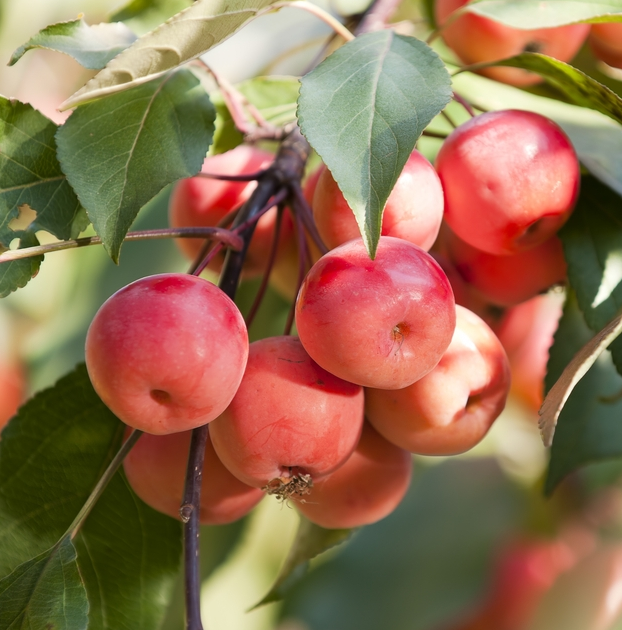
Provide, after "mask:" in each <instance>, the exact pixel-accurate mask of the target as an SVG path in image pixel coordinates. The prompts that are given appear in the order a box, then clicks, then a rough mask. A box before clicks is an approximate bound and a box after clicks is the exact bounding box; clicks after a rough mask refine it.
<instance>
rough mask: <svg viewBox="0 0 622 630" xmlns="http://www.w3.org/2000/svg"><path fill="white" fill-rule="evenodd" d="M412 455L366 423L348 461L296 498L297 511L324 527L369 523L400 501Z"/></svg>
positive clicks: (409, 473) (405, 488) (407, 484)
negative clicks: (305, 494) (302, 496)
mask: <svg viewBox="0 0 622 630" xmlns="http://www.w3.org/2000/svg"><path fill="white" fill-rule="evenodd" d="M411 474H412V456H411V454H410V453H408V452H407V451H405V450H403V449H401V448H398V447H397V446H395V445H394V444H391V442H388V441H387V440H385V439H384V438H383V437H382V436H381V435H380V434H379V433H378V432H377V431H376V430H375V429H374V428H373V427H372V426H371V425H370V424H369V423H367V422H365V423H364V425H363V433H362V434H361V439H360V440H359V443H358V445H357V447H356V449H355V450H354V453H352V455H351V456H350V458H349V459H348V461H347V462H346V463H345V464H343V466H341V467H340V468H338V469H337V470H336V471H335V472H333V473H331V474H330V475H328V476H327V477H324V478H323V479H320V480H319V481H317V482H315V484H314V486H313V489H312V490H311V493H310V494H309V495H308V496H306V497H304V498H303V499H302V500H298V501H296V507H297V508H298V511H300V512H301V513H302V514H304V515H305V516H306V517H307V518H308V519H309V520H310V521H312V522H314V523H316V524H317V525H320V526H321V527H326V528H327V529H341V528H344V529H345V528H350V527H362V526H363V525H370V524H371V523H376V522H377V521H379V520H381V519H383V518H385V517H386V516H388V515H389V514H391V512H393V510H395V508H396V507H397V506H398V505H399V504H400V502H401V500H402V499H403V498H404V496H405V495H406V492H407V490H408V486H409V485H410V477H411Z"/></svg>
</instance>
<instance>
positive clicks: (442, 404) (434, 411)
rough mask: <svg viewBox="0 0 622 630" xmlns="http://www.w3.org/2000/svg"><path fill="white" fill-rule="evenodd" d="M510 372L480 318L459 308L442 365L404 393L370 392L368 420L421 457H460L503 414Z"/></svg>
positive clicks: (498, 347) (498, 348)
mask: <svg viewBox="0 0 622 630" xmlns="http://www.w3.org/2000/svg"><path fill="white" fill-rule="evenodd" d="M509 389H510V366H509V364H508V359H507V356H506V354H505V350H504V349H503V346H502V345H501V342H500V341H499V340H498V339H497V337H496V335H495V334H494V333H493V332H492V330H490V328H489V327H488V325H487V324H486V323H485V322H484V320H482V319H481V318H480V317H478V316H477V315H475V313H472V312H471V311H469V310H468V309H466V308H464V307H462V306H456V329H455V331H454V335H453V338H452V340H451V344H450V345H449V347H448V348H447V350H446V351H445V353H444V354H443V356H442V357H441V360H440V361H439V363H438V365H437V366H436V367H435V368H434V369H433V370H432V371H431V372H429V373H428V374H426V375H425V376H424V377H423V378H421V379H419V380H418V381H416V382H415V383H413V384H412V385H410V386H408V387H405V388H404V389H397V390H383V389H371V388H368V389H366V390H365V415H366V417H367V419H368V420H369V422H370V423H371V424H372V425H373V426H374V428H375V429H376V430H377V431H378V432H379V433H380V434H381V435H383V436H384V437H385V438H386V439H387V440H389V441H390V442H392V443H393V444H396V445H397V446H399V447H401V448H403V449H406V450H408V451H410V452H412V453H419V454H421V455H456V454H458V453H463V452H464V451H467V450H469V449H471V448H473V447H474V446H475V445H476V444H478V443H479V442H480V441H481V440H482V438H483V437H484V436H485V435H486V433H487V432H488V429H489V428H490V426H491V425H492V423H493V422H494V420H495V419H496V418H497V417H498V416H499V414H500V413H501V412H502V411H503V408H504V406H505V401H506V399H507V396H508V392H509Z"/></svg>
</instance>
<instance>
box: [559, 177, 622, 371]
mask: <svg viewBox="0 0 622 630" xmlns="http://www.w3.org/2000/svg"><path fill="white" fill-rule="evenodd" d="M621 207H622V198H620V196H618V195H617V194H616V193H615V192H613V191H612V190H611V189H610V188H608V187H607V186H604V185H603V184H601V183H600V182H598V181H597V180H595V179H593V178H591V177H584V178H583V180H582V182H581V194H580V196H579V201H578V203H577V206H576V208H575V209H574V211H573V213H572V215H571V216H570V219H569V220H568V222H567V223H566V225H564V227H563V228H562V229H561V231H560V232H559V236H560V238H561V239H562V243H563V246H564V255H565V257H566V260H567V262H568V281H569V283H570V286H572V288H573V289H574V290H575V291H576V293H577V300H578V304H579V308H580V309H581V311H582V313H583V315H584V317H585V321H586V323H587V325H588V326H589V327H590V328H591V329H592V331H594V332H598V331H600V330H601V329H603V328H604V327H605V326H606V325H607V324H608V323H609V322H610V321H611V320H612V319H613V318H614V317H615V316H616V315H617V314H618V313H619V312H620V309H621V308H622V214H621V213H620V208H621ZM611 352H612V355H613V360H614V362H615V364H616V366H617V368H618V371H619V372H620V373H621V374H622V339H621V340H617V341H615V342H614V343H613V344H612V345H611Z"/></svg>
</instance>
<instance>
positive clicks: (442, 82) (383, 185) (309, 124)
mask: <svg viewBox="0 0 622 630" xmlns="http://www.w3.org/2000/svg"><path fill="white" fill-rule="evenodd" d="M450 99H451V86H450V78H449V75H448V73H447V70H446V68H445V66H444V64H443V63H442V62H441V60H440V59H439V58H438V56H437V54H436V53H435V52H434V51H433V50H432V49H431V48H430V47H429V46H427V45H426V44H424V43H423V42H421V41H419V40H418V39H415V38H414V37H404V36H401V35H397V34H396V33H394V32H393V31H391V30H383V31H378V32H375V33H370V34H366V35H362V36H360V37H357V38H356V39H355V40H353V41H351V42H349V43H348V44H346V45H345V46H342V47H341V48H339V49H338V50H337V51H336V52H334V53H333V54H332V55H330V56H329V57H328V58H327V59H326V60H324V61H323V62H322V63H321V64H320V65H319V66H318V67H317V68H316V69H315V70H313V72H310V73H309V74H308V75H306V76H305V77H303V79H302V86H301V89H300V99H299V105H298V121H299V124H300V128H301V130H302V132H303V133H304V135H305V136H306V137H307V139H308V140H309V142H310V144H311V146H312V147H313V148H314V149H315V150H316V151H317V152H318V154H319V155H320V157H321V158H322V160H323V161H324V163H325V164H326V165H327V166H328V168H329V169H330V171H331V172H332V174H333V177H334V178H335V180H336V181H337V183H338V185H339V188H340V189H341V191H342V192H343V194H344V196H345V198H346V200H347V201H348V204H349V205H350V207H351V208H352V210H353V212H354V215H355V217H356V220H357V223H358V225H359V229H360V230H361V234H362V236H363V239H364V241H365V244H366V247H367V249H368V251H369V254H370V256H372V257H373V256H374V254H375V251H376V246H377V243H378V239H379V237H380V225H381V221H382V212H383V209H384V205H385V203H386V200H387V198H388V196H389V194H390V192H391V190H392V188H393V186H394V185H395V182H396V181H397V178H398V176H399V174H400V173H401V171H402V169H403V167H404V164H405V163H406V160H407V159H408V156H409V155H410V153H411V152H412V150H413V148H414V146H415V142H416V141H417V139H418V138H419V136H420V135H421V133H422V131H423V130H424V128H425V127H426V126H427V125H428V123H429V122H430V121H431V120H432V118H434V116H436V115H437V114H438V113H439V112H440V111H441V110H442V109H443V108H444V107H445V105H447V103H448V102H449V100H450Z"/></svg>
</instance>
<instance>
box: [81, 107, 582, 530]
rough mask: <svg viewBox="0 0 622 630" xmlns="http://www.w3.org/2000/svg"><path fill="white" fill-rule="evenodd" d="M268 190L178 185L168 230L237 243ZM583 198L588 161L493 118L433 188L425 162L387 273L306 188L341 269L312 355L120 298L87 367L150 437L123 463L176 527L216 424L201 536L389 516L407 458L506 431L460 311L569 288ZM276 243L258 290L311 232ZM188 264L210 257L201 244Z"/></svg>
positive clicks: (181, 306)
mask: <svg viewBox="0 0 622 630" xmlns="http://www.w3.org/2000/svg"><path fill="white" fill-rule="evenodd" d="M267 164H269V155H266V154H265V153H264V152H262V151H259V150H257V149H254V148H251V147H247V146H241V147H238V148H237V149H235V150H233V151H230V152H229V153H226V154H223V155H222V156H217V157H211V158H208V159H207V160H206V163H205V167H204V170H205V171H208V172H210V173H211V174H217V173H219V172H220V173H227V174H228V175H240V174H244V173H250V174H253V173H256V172H257V171H258V170H260V169H261V168H263V167H265V166H266V165H267ZM253 185H254V184H252V183H248V182H244V181H234V182H232V181H221V180H213V179H209V178H202V177H197V178H191V179H187V180H183V181H182V182H180V183H179V184H178V185H177V187H176V189H175V191H174V192H173V194H172V197H171V207H170V209H171V223H172V224H173V225H175V226H205V225H215V224H220V225H226V224H227V222H228V221H229V220H230V217H231V212H232V211H235V209H236V208H237V207H238V206H239V205H240V204H241V203H243V202H244V201H245V199H247V198H248V196H249V195H250V191H251V190H252V187H253ZM578 186H579V166H578V162H577V158H576V155H575V152H574V150H573V148H572V145H571V144H570V142H569V140H568V138H567V137H566V136H565V135H564V133H563V132H562V131H561V130H560V129H559V128H558V127H557V126H556V125H555V124H554V123H552V122H551V121H549V120H548V119H546V118H544V117H542V116H539V115H536V114H532V113H529V112H523V111H515V110H507V111H501V112H492V113H488V114H483V115H481V116H478V117H475V118H473V119H472V120H471V121H469V122H467V123H466V124H464V125H462V126H460V127H459V128H457V129H456V130H455V131H454V132H453V133H452V134H451V135H450V136H449V137H448V138H447V140H446V141H445V143H444V144H443V147H442V148H441V151H440V153H439V155H438V158H437V161H436V169H435V168H434V167H433V166H432V165H431V164H430V163H429V162H428V161H427V160H426V159H425V158H423V156H421V155H420V154H419V153H418V152H416V151H414V152H413V153H412V155H411V157H410V159H409V160H408V162H407V164H406V166H405V168H404V170H403V172H402V174H401V175H400V177H399V178H398V181H397V184H396V186H395V188H394V190H393V192H392V193H391V196H390V197H389V200H388V202H387V205H386V208H385V211H384V215H383V221H382V236H381V238H380V241H379V244H378V248H377V252H376V256H375V258H374V259H373V260H371V259H370V258H369V256H368V254H367V251H366V249H365V247H364V244H363V241H362V239H361V238H357V236H358V227H357V225H356V221H355V219H354V216H353V214H352V212H351V211H350V210H349V208H348V206H347V204H346V202H345V200H344V198H343V195H342V194H341V192H340V190H339V188H338V186H337V184H336V183H335V181H334V179H333V178H332V176H331V174H330V172H329V171H328V170H327V169H326V168H325V167H321V168H320V170H319V171H318V172H317V173H314V174H313V176H312V177H310V178H309V180H308V182H307V188H306V191H305V195H306V197H307V198H308V199H312V206H313V216H314V219H315V223H316V226H317V229H318V232H319V234H320V236H321V237H322V239H323V240H324V241H325V243H326V245H327V247H328V248H330V249H329V251H328V253H327V254H325V255H323V256H317V258H318V260H317V261H316V262H315V264H313V266H312V267H311V269H310V270H309V271H308V273H307V275H306V277H305V278H304V281H303V283H302V286H301V287H300V288H299V291H298V292H297V293H298V295H297V300H296V305H295V317H296V328H297V333H298V336H297V337H296V336H289V335H285V336H281V337H272V338H267V339H262V340H260V341H256V342H254V343H252V344H250V346H249V342H248V334H247V329H246V325H245V322H244V320H243V318H242V315H241V314H240V312H239V311H238V309H237V307H236V305H235V304H234V303H233V302H232V300H231V299H230V298H229V297H228V296H227V295H225V293H224V292H223V291H221V290H220V289H219V288H218V287H216V286H215V285H213V284H211V283H210V282H208V281H207V280H203V279H202V278H200V277H196V276H192V275H187V274H164V275H160V276H151V277H147V278H143V279H141V280H138V281H136V282H134V283H132V284H130V285H128V286H127V287H125V288H123V289H122V290H120V291H119V292H117V293H116V294H114V295H113V296H112V297H111V298H109V300H108V301H107V302H106V303H105V304H104V305H103V306H102V307H101V309H100V310H99V312H98V313H97V315H96V316H95V319H94V320H93V322H92V324H91V326H90V329H89V332H88V336H87V343H86V361H87V367H88V370H89V374H90V377H91V380H92V382H93V385H94V387H95V389H96V391H97V392H98V394H99V395H100V396H101V398H102V400H103V401H104V402H105V403H106V404H107V405H108V406H109V407H110V409H111V410H112V411H113V412H114V413H115V414H116V415H117V416H118V417H119V418H120V419H121V420H123V421H124V422H125V423H126V424H128V425H129V426H130V427H134V428H137V429H140V430H142V431H144V432H145V435H143V436H142V437H141V438H140V439H139V441H138V442H137V444H136V446H135V447H134V448H133V450H132V451H131V452H130V454H129V455H128V456H127V458H126V460H125V471H126V474H127V477H128V479H129V481H130V483H131V484H132V486H133V487H134V489H135V491H136V492H137V494H138V495H139V496H141V497H142V498H143V499H144V500H145V501H146V502H147V503H149V504H150V505H152V506H153V507H155V508H156V509H159V510H161V511H163V512H165V513H168V514H170V515H172V516H178V513H179V506H180V503H181V497H182V491H183V484H184V478H185V467H186V462H187V454H188V446H189V442H190V431H191V429H193V428H195V427H198V426H202V425H205V424H207V423H210V424H209V435H210V441H209V442H208V445H207V450H206V453H205V459H206V463H205V469H204V475H205V483H204V488H203V492H202V496H201V519H202V521H203V522H204V523H223V522H229V521H232V520H235V519H237V518H240V517H241V516H243V515H244V514H246V513H247V512H248V511H249V510H250V509H251V508H252V507H253V506H254V505H255V504H256V503H257V502H258V501H260V500H261V498H262V497H263V496H264V495H265V493H268V494H276V495H278V496H279V497H281V498H285V499H288V500H291V501H292V502H293V503H294V504H295V505H296V507H297V508H298V509H299V510H300V511H301V512H302V513H304V514H305V515H306V516H307V517H308V518H310V519H311V520H312V521H314V522H316V523H318V524H320V525H322V526H324V527H329V528H338V527H355V526H359V525H364V524H367V523H371V522H374V521H376V520H378V519H380V518H382V517H384V516H386V515H387V514H388V513H390V512H391V511H392V510H393V509H394V508H395V507H396V506H397V505H398V504H399V502H400V501H401V499H402V498H403V496H404V494H405V492H406V490H407V488H408V485H409V481H410V475H411V466H412V458H411V453H419V454H425V455H452V454H457V453H461V452H463V451H465V450H468V449H470V448H472V447H473V446H474V445H475V444H477V443H478V442H479V441H480V440H481V439H482V438H483V436H484V435H485V434H486V432H487V431H488V429H489V428H490V426H491V424H492V422H493V421H494V420H495V419H496V418H497V416H498V415H499V414H500V412H501V411H502V409H503V407H504V405H505V401H506V397H507V395H508V390H509V387H510V368H509V365H508V359H507V355H506V352H505V350H504V348H503V345H502V343H501V342H500V341H499V339H498V338H497V336H496V335H495V334H494V333H493V331H492V330H491V328H490V327H489V326H488V324H486V323H485V321H484V320H483V319H482V318H481V317H479V316H478V315H476V314H475V313H474V312H472V310H469V309H468V308H465V307H464V306H461V305H457V304H456V302H458V303H460V302H461V303H463V304H466V305H468V306H472V307H473V308H474V309H475V310H477V308H478V307H480V306H481V305H483V304H491V303H492V304H494V305H498V306H502V307H505V306H508V305H513V304H518V303H519V302H523V301H524V300H527V299H529V298H531V297H532V296H535V295H537V294H538V293H540V292H542V291H544V290H546V289H547V288H548V287H549V286H550V285H551V284H555V283H559V282H563V280H564V273H565V266H564V262H563V256H562V253H561V249H560V245H559V241H558V240H557V237H556V236H555V232H556V230H557V229H558V228H559V227H560V226H561V225H562V224H563V222H564V221H565V220H566V219H567V217H568V215H569V213H570V212H571V211H572V207H573V205H574V203H575V201H576V198H577V194H578ZM286 216H288V217H289V215H286ZM443 217H444V219H445V222H444V223H442V222H443ZM277 225H278V223H277V222H276V209H272V210H271V211H269V212H268V213H266V214H264V215H263V216H262V217H261V219H260V221H259V223H258V225H257V229H256V232H255V235H254V236H253V237H252V240H251V243H250V248H249V251H250V253H249V256H248V258H247V262H246V267H245V273H246V274H247V275H252V274H254V273H257V272H261V270H262V266H263V267H264V268H265V266H266V264H267V262H266V257H267V252H268V251H269V250H270V241H272V240H273V239H277V242H278V248H277V251H278V255H277V262H276V268H277V269H278V267H279V265H281V266H282V268H286V267H287V265H289V266H290V267H291V266H292V265H293V266H296V267H297V265H298V263H297V262H295V261H294V262H293V263H292V261H291V258H290V255H291V251H294V252H295V250H296V243H297V242H300V241H299V240H298V241H297V239H295V238H294V233H295V232H296V230H297V227H296V222H295V221H294V220H292V218H291V217H289V218H288V219H287V220H286V221H282V222H281V229H280V231H279V233H278V234H275V229H276V226H277ZM439 234H440V236H439ZM182 246H183V247H184V249H185V250H186V251H187V253H188V255H189V256H190V257H191V258H195V257H196V256H197V255H201V254H199V252H201V250H202V242H201V241H197V242H196V243H195V242H193V241H184V242H183V245H182ZM430 249H433V250H435V251H434V255H435V256H436V258H435V257H434V256H433V255H432V254H430V253H428V251H427V250H430ZM279 258H280V259H281V260H280V262H279ZM215 262H216V263H217V264H220V263H221V261H218V260H215ZM439 263H440V264H439ZM273 273H275V272H274V271H273ZM290 276H291V274H290ZM286 277H287V274H286V273H285V274H283V275H282V278H286ZM452 285H453V286H452ZM454 295H455V296H456V298H455V297H454ZM482 312H485V310H482Z"/></svg>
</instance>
